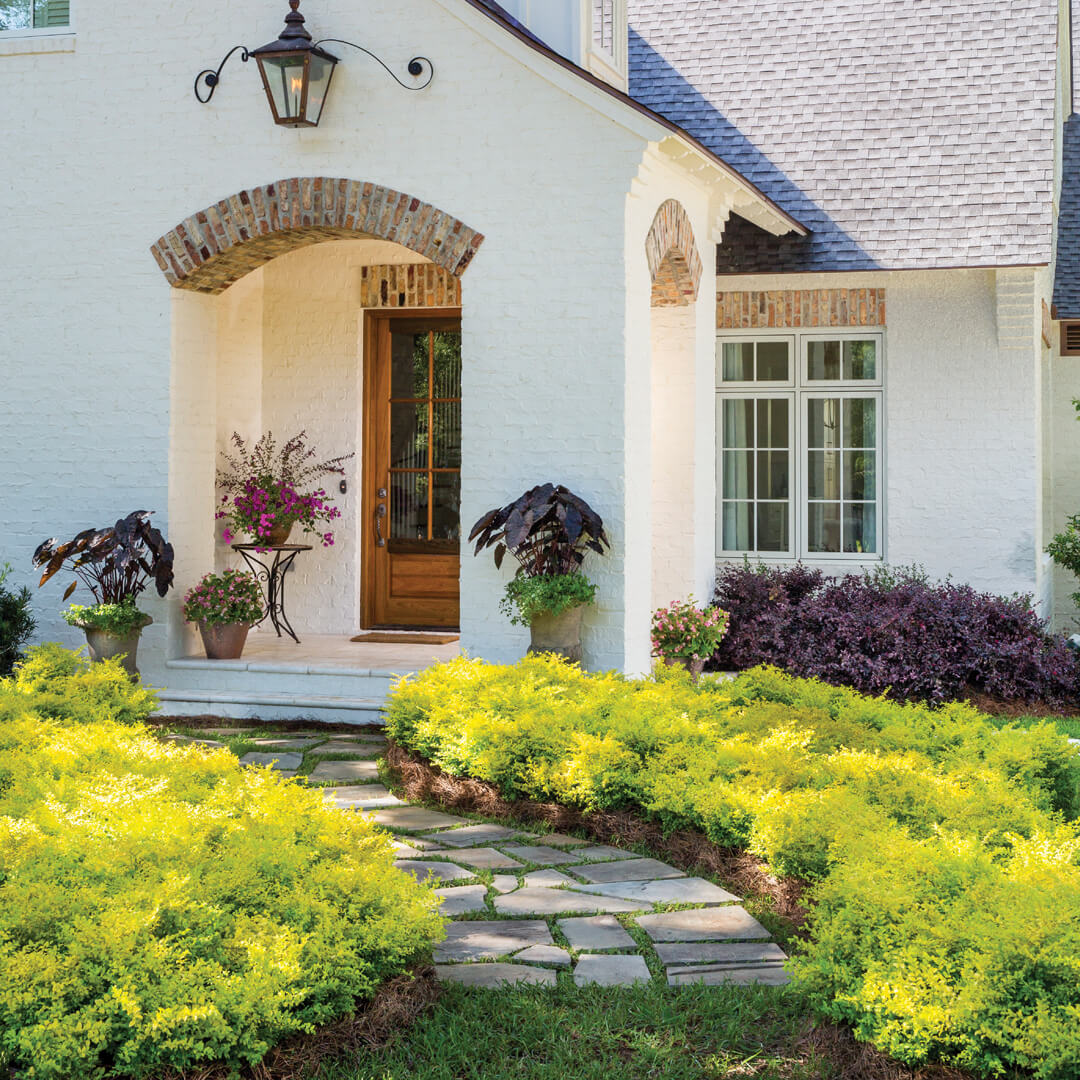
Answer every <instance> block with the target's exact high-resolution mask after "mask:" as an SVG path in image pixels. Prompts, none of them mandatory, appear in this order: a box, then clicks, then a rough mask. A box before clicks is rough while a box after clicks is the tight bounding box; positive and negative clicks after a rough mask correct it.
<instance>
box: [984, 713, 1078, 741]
mask: <svg viewBox="0 0 1080 1080" xmlns="http://www.w3.org/2000/svg"><path fill="white" fill-rule="evenodd" d="M987 719H988V720H989V721H990V722H991V723H992V724H997V725H998V726H999V727H1004V726H1005V725H1006V724H1015V725H1016V726H1017V727H1022V728H1029V727H1034V725H1035V724H1045V723H1046V722H1047V721H1049V722H1050V723H1052V724H1054V725H1056V726H1057V729H1058V731H1060V732H1061V734H1062V735H1066V736H1068V737H1069V738H1070V739H1080V716H988V717H987Z"/></svg>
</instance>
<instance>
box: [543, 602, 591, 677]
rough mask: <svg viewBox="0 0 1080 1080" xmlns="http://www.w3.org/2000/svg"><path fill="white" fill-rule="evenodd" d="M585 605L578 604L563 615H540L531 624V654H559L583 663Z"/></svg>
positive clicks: (577, 662)
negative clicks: (582, 641)
mask: <svg viewBox="0 0 1080 1080" xmlns="http://www.w3.org/2000/svg"><path fill="white" fill-rule="evenodd" d="M584 614H585V605H584V604H578V605H577V607H572V608H570V609H569V610H568V611H564V612H563V613H562V614H561V615H538V616H537V617H536V618H535V619H533V621H532V622H531V623H530V624H529V630H530V632H531V634H532V643H531V644H530V645H529V652H531V653H546V652H550V653H558V655H559V656H563V657H565V658H566V659H567V660H572V661H573V662H574V663H576V664H580V663H581V619H582V616H583V615H584Z"/></svg>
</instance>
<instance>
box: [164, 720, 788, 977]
mask: <svg viewBox="0 0 1080 1080" xmlns="http://www.w3.org/2000/svg"><path fill="white" fill-rule="evenodd" d="M165 738H166V739H168V740H170V741H173V742H179V743H188V742H190V743H195V742H197V743H201V744H203V745H208V746H226V745H229V746H231V748H232V749H233V750H234V751H236V752H239V753H240V760H241V761H242V762H243V763H244V764H251V765H270V766H272V767H274V768H276V769H278V770H279V771H280V772H281V773H282V775H284V776H289V777H295V778H296V779H297V780H298V781H302V782H305V783H308V784H313V785H314V784H318V785H320V786H322V791H323V794H324V796H325V798H327V799H328V800H330V801H331V802H333V803H334V805H336V806H338V807H340V808H341V809H343V810H352V811H356V812H359V813H362V814H364V816H365V817H368V818H370V819H371V820H372V821H374V822H375V823H376V824H378V825H381V826H384V827H385V828H386V829H388V830H389V831H390V832H392V833H393V834H394V839H393V840H392V843H393V845H394V847H395V849H396V853H397V858H396V860H395V864H394V865H395V866H397V867H399V868H400V869H401V870H403V871H405V872H406V873H408V874H412V875H413V876H414V877H416V878H417V879H418V880H420V881H425V882H427V883H428V884H429V885H430V886H431V887H432V888H433V890H434V892H435V893H436V894H437V895H438V896H441V897H442V898H443V904H442V911H443V913H444V914H445V915H447V916H448V917H450V918H451V919H452V920H453V921H452V922H450V923H449V924H448V925H447V928H446V930H447V932H446V940H445V941H443V942H442V943H441V944H439V945H437V946H436V947H435V965H436V966H435V971H436V974H437V976H438V978H439V979H441V980H444V981H447V982H458V983H464V984H466V985H469V986H483V987H498V986H504V985H507V984H520V983H529V984H536V985H542V986H554V985H555V983H556V979H557V973H558V972H559V971H560V970H563V971H569V972H571V973H572V977H573V980H574V982H575V983H577V984H578V985H587V984H597V985H600V986H628V985H632V984H634V983H644V982H648V981H650V980H652V979H654V978H666V980H667V983H668V985H670V986H681V985H684V984H686V983H707V984H718V983H744V984H746V983H758V984H767V985H773V986H777V985H783V984H784V983H786V982H787V981H788V974H787V972H786V971H785V970H784V967H783V963H784V961H785V960H786V959H787V957H786V955H785V954H784V952H783V951H782V950H781V949H780V947H779V946H778V945H776V944H775V943H774V942H771V941H770V940H769V933H768V931H767V930H766V929H765V927H763V926H762V925H761V923H759V922H758V921H757V920H756V919H755V918H754V917H753V916H751V915H750V914H749V912H747V911H746V910H745V909H744V908H742V907H740V906H739V903H738V897H736V896H733V895H732V894H731V893H729V892H727V891H726V890H724V889H721V888H720V887H719V886H717V885H714V884H712V882H709V881H706V880H704V879H703V878H699V877H690V876H687V875H686V874H685V873H683V871H681V870H679V869H677V868H676V867H673V866H668V865H667V864H666V863H663V862H660V861H658V860H656V859H651V858H643V857H642V856H640V855H638V854H636V853H635V852H632V851H626V850H623V849H621V848H618V847H612V846H610V845H607V844H596V843H593V842H590V841H588V840H584V839H581V838H580V837H576V836H566V835H562V834H560V833H537V832H532V831H529V830H526V829H519V828H517V827H516V826H513V825H509V826H508V825H497V824H478V823H476V822H475V821H470V820H468V819H466V818H463V817H458V816H456V815H454V814H447V813H443V812H441V811H437V810H430V809H427V808H426V807H423V806H413V805H410V804H408V803H407V802H405V801H404V800H402V799H399V798H398V797H397V796H396V795H394V794H393V792H391V791H389V790H388V789H387V788H386V787H384V786H383V785H382V784H380V783H378V779H379V773H378V765H377V762H376V760H375V759H376V758H377V757H378V756H379V755H380V754H381V753H382V752H383V750H384V749H385V746H386V742H385V739H384V738H383V736H382V735H381V734H380V733H378V732H377V731H376V730H370V731H362V732H357V733H351V732H350V733H340V734H339V733H337V732H331V733H327V732H318V731H305V732H282V733H278V734H272V733H268V732H267V730H266V727H265V726H263V727H260V728H257V729H253V728H241V727H233V728H210V729H202V730H201V731H199V732H198V733H197V734H191V735H185V734H179V733H178V734H172V735H167V736H165Z"/></svg>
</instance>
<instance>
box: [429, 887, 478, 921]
mask: <svg viewBox="0 0 1080 1080" xmlns="http://www.w3.org/2000/svg"><path fill="white" fill-rule="evenodd" d="M432 892H433V893H434V894H435V895H436V896H441V897H442V898H443V904H442V907H440V908H439V910H440V911H441V912H442V913H443V914H444V915H449V916H453V915H471V914H473V912H476V911H487V902H486V901H487V886H486V885H455V886H453V887H452V888H449V889H432Z"/></svg>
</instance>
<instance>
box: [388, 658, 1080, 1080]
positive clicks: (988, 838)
mask: <svg viewBox="0 0 1080 1080" xmlns="http://www.w3.org/2000/svg"><path fill="white" fill-rule="evenodd" d="M388 727H389V732H390V734H391V735H392V736H393V737H394V738H395V739H396V740H397V741H398V742H400V743H401V744H403V745H405V746H408V747H410V748H412V749H414V750H416V751H418V752H419V753H421V754H422V755H424V756H425V757H427V758H428V759H430V760H431V761H432V762H433V763H435V764H436V765H438V766H440V767H441V768H443V769H445V770H447V771H448V772H451V773H457V774H463V775H469V776H473V777H476V778H478V779H481V780H487V781H489V782H492V783H494V784H496V785H498V787H499V788H500V789H501V790H502V792H503V793H504V794H505V795H506V796H508V797H512V796H525V797H530V798H536V799H543V800H551V799H555V800H557V801H559V802H562V803H565V804H568V805H571V806H574V807H578V808H581V809H586V810H605V809H614V808H624V809H631V810H634V811H637V812H638V813H640V814H642V815H643V816H644V817H647V818H650V819H652V820H656V821H659V822H661V823H662V824H663V825H665V826H666V827H669V828H683V827H689V828H694V829H698V830H700V831H702V832H704V833H705V834H706V835H707V836H708V837H709V838H710V839H711V840H713V841H714V842H715V843H717V844H721V845H730V846H736V847H741V848H747V849H749V850H751V851H752V852H755V853H756V854H758V855H759V856H761V857H762V858H763V859H765V860H767V861H768V863H769V864H770V865H771V867H772V868H773V869H774V870H775V871H776V872H778V873H781V874H788V875H797V876H799V877H802V878H805V879H807V880H809V881H810V882H811V883H812V889H811V897H812V899H813V901H814V907H813V910H812V914H811V922H810V926H811V931H812V940H811V941H810V942H809V943H808V945H807V947H806V949H805V951H804V952H803V953H802V954H801V955H800V957H799V958H798V959H797V960H796V962H795V965H794V970H795V972H796V974H797V976H798V978H799V979H800V981H801V983H802V984H803V986H804V988H805V989H806V991H807V992H808V994H809V995H810V998H811V1000H812V1001H813V1002H814V1003H815V1005H816V1006H817V1007H818V1008H819V1009H820V1011H821V1012H823V1013H824V1014H826V1015H829V1016H832V1017H835V1018H839V1019H844V1020H847V1021H850V1022H851V1023H852V1024H853V1025H854V1027H855V1030H856V1031H857V1033H858V1034H859V1036H860V1037H861V1038H863V1039H865V1040H869V1041H872V1042H874V1043H875V1044H876V1045H878V1046H879V1047H881V1048H882V1049H884V1050H886V1051H888V1052H889V1053H891V1054H892V1055H894V1056H895V1057H897V1058H898V1059H900V1060H901V1061H903V1062H905V1063H908V1064H912V1065H917V1064H922V1063H925V1062H929V1061H934V1060H938V1061H944V1062H950V1063H955V1064H957V1065H961V1066H964V1067H967V1068H970V1069H972V1070H973V1071H975V1072H977V1073H980V1074H983V1075H986V1076H993V1075H998V1074H1000V1073H1001V1072H1002V1070H1006V1069H1023V1070H1030V1071H1031V1072H1032V1073H1034V1074H1035V1075H1036V1076H1038V1077H1040V1078H1042V1080H1065V1078H1066V1077H1069V1078H1072V1077H1075V1076H1077V1075H1080V871H1078V869H1077V854H1078V852H1080V830H1078V828H1077V825H1076V818H1077V816H1078V814H1080V757H1078V755H1077V753H1076V750H1075V748H1074V747H1072V746H1070V745H1069V744H1068V743H1067V741H1066V740H1065V738H1063V737H1062V736H1061V735H1059V734H1058V733H1057V731H1056V730H1055V728H1054V727H1053V726H1051V725H1049V724H1043V725H1037V726H1035V727H1033V728H1031V729H1028V730H1021V729H1019V728H1014V727H1005V728H1003V729H1000V730H999V729H998V728H997V727H996V726H995V725H994V724H991V723H990V722H988V721H987V719H986V718H984V717H983V716H982V715H981V714H979V713H978V712H977V711H976V710H975V709H973V708H972V707H971V706H969V705H967V704H963V703H959V704H951V705H946V706H943V707H941V708H937V709H935V708H930V707H927V706H921V705H905V704H901V703H898V702H894V701H890V700H887V699H885V698H870V697H865V696H863V695H860V694H858V693H856V692H854V691H851V690H846V689H842V688H837V687H833V686H828V685H826V684H824V683H821V682H817V681H814V680H802V679H795V678H791V677H789V676H786V675H784V674H782V673H781V672H779V671H777V670H776V669H772V668H758V669H754V670H753V671H750V672H747V673H745V674H743V675H742V676H740V677H739V678H737V679H735V680H733V681H730V682H724V683H720V682H709V681H706V682H704V683H702V684H701V685H700V686H699V687H696V688H695V687H694V686H692V685H691V684H690V682H689V680H688V678H687V677H686V676H685V675H683V674H679V673H676V672H671V671H667V672H663V673H660V674H658V676H657V677H656V678H654V679H651V680H644V681H634V680H627V679H624V678H622V677H621V676H618V675H615V674H606V675H587V674H584V673H582V672H581V671H580V670H579V669H577V668H576V667H573V666H569V665H566V664H564V663H562V662H560V661H559V660H557V659H555V658H553V657H529V658H527V659H526V660H523V661H522V662H520V663H519V664H516V665H513V666H501V667H500V666H492V665H487V664H484V663H482V662H480V661H475V660H468V659H464V658H463V659H459V660H455V661H453V662H451V663H449V664H443V665H440V666H438V667H435V668H432V669H429V670H428V671H427V672H424V673H422V674H420V675H418V676H416V677H414V678H412V679H410V680H407V681H406V682H404V683H402V684H401V685H400V687H399V688H398V690H397V692H396V693H395V694H394V696H393V699H392V702H391V706H390V711H389V718H388Z"/></svg>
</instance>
